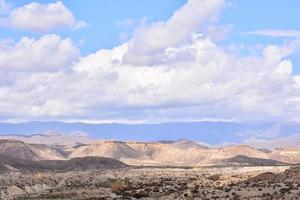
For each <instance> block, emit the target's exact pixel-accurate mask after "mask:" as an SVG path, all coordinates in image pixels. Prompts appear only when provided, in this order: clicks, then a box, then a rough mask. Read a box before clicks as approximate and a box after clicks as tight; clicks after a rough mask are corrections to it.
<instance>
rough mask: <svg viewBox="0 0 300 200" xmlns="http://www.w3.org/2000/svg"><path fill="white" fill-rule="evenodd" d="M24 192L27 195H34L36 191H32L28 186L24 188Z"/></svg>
mask: <svg viewBox="0 0 300 200" xmlns="http://www.w3.org/2000/svg"><path fill="white" fill-rule="evenodd" d="M24 190H25V192H27V193H28V194H35V193H36V191H35V190H34V189H32V188H31V187H29V186H27V185H26V186H25V187H24Z"/></svg>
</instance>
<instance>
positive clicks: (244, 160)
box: [222, 155, 287, 166]
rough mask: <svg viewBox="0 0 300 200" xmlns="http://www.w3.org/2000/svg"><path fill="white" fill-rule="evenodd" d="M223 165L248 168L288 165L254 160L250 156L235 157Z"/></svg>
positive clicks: (223, 162) (268, 160)
mask: <svg viewBox="0 0 300 200" xmlns="http://www.w3.org/2000/svg"><path fill="white" fill-rule="evenodd" d="M222 164H225V165H226V164H231V165H247V166H282V165H287V164H286V163H284V162H280V161H277V160H271V159H263V158H254V157H248V156H241V155H238V156H234V157H232V158H228V159H225V160H224V161H222Z"/></svg>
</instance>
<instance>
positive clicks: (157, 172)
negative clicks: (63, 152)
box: [0, 166, 300, 200]
mask: <svg viewBox="0 0 300 200" xmlns="http://www.w3.org/2000/svg"><path fill="white" fill-rule="evenodd" d="M0 197H1V199H3V200H5V199H7V200H8V199H20V200H21V199H56V200H58V199H103V200H106V199H170V200H173V199H228V200H229V199H278V200H279V199H289V200H290V199H299V198H300V169H299V168H297V167H292V168H290V167H289V166H275V167H267V166H265V167H261V166H260V167H201V168H167V167H134V168H133V167H125V168H120V169H114V170H109V169H106V170H96V171H85V172H84V171H81V172H79V171H69V172H64V173H61V172H57V173H54V172H40V173H29V174H28V173H27V174H23V173H8V174H3V175H1V176H0Z"/></svg>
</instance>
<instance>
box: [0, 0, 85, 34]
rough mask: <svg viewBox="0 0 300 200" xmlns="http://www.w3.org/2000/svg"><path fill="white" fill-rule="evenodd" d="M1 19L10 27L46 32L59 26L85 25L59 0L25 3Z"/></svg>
mask: <svg viewBox="0 0 300 200" xmlns="http://www.w3.org/2000/svg"><path fill="white" fill-rule="evenodd" d="M2 21H3V22H2V23H4V25H6V26H9V27H11V28H15V29H22V30H30V31H34V32H46V31H50V30H53V29H56V28H60V27H71V28H80V27H83V26H85V25H86V24H85V22H83V21H77V20H76V19H75V17H74V15H73V13H72V12H71V11H70V10H69V9H68V8H67V7H66V6H65V5H64V4H63V3H62V2H61V1H57V2H55V3H49V4H39V3H36V2H33V3H30V4H27V5H25V6H23V7H19V8H16V9H14V10H12V11H10V12H9V15H8V16H7V17H6V18H5V19H4V20H2Z"/></svg>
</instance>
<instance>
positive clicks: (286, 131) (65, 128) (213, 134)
mask: <svg viewBox="0 0 300 200" xmlns="http://www.w3.org/2000/svg"><path fill="white" fill-rule="evenodd" d="M49 131H52V132H53V133H57V132H58V133H64V134H67V135H70V134H71V135H74V134H75V135H82V136H85V135H88V136H89V137H91V138H93V139H104V140H117V141H147V142H151V141H167V140H173V141H174V140H179V139H181V138H187V139H189V140H192V141H197V142H199V141H201V143H202V144H204V145H206V146H209V145H213V146H223V145H224V144H249V145H251V146H253V147H256V148H268V149H275V148H291V147H292V148H295V147H296V148H297V147H299V141H300V124H299V123H295V122H282V123H273V122H265V123H239V122H221V121H216V122H212V121H207V122H205V121H203V122H174V123H161V124H117V123H111V124H108V123H107V124H91V123H67V122H56V121H48V122H24V123H0V135H11V134H13V135H31V134H41V133H42V134H45V133H47V134H48V132H49ZM64 137H65V136H62V138H60V139H61V140H65V141H70V142H71V143H72V138H70V137H69V138H68V139H66V138H64ZM82 139H83V138H82ZM87 142H90V141H87ZM83 143H84V142H83Z"/></svg>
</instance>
